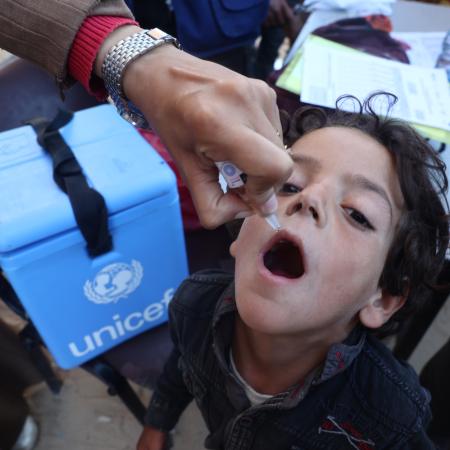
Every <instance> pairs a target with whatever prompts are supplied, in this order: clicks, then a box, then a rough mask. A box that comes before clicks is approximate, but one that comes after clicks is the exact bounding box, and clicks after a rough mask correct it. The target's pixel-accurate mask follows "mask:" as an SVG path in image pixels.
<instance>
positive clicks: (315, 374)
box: [213, 281, 366, 408]
mask: <svg viewBox="0 0 450 450" xmlns="http://www.w3.org/2000/svg"><path fill="white" fill-rule="evenodd" d="M236 313H237V308H236V299H235V285H234V281H233V282H231V283H230V284H229V286H228V287H227V288H226V289H225V290H224V291H223V293H222V295H221V297H220V299H219V301H218V302H217V305H216V309H215V312H214V317H213V342H214V344H213V346H214V352H215V354H216V357H217V359H218V361H219V364H220V366H221V367H222V370H223V371H224V373H225V374H226V375H227V377H228V379H229V380H232V381H231V383H227V386H226V389H227V392H228V395H229V398H230V399H231V401H232V402H233V403H234V404H235V406H238V405H239V406H241V407H243V406H248V405H249V402H248V400H247V401H245V399H243V396H242V392H243V389H242V387H241V385H240V383H239V382H237V380H236V378H235V377H234V376H233V375H232V373H231V370H230V361H229V359H228V355H229V350H230V346H231V343H232V339H233V333H234V323H235V314H236ZM365 338H366V334H365V332H364V331H363V330H362V327H359V326H357V327H355V328H354V329H353V330H352V332H351V333H350V334H349V335H348V336H347V338H346V339H345V340H344V341H343V342H340V343H337V344H333V345H332V346H331V347H330V349H329V351H328V353H327V356H326V358H325V361H324V363H323V364H322V365H320V366H319V367H317V368H316V369H314V370H313V371H312V372H310V374H309V375H308V376H307V377H306V378H305V379H303V380H301V381H300V382H299V383H297V384H295V385H294V386H292V387H291V388H289V389H288V390H287V391H286V392H282V393H280V394H277V395H275V396H273V397H272V398H270V399H269V400H267V401H265V402H264V403H263V404H262V405H260V406H271V405H272V406H276V407H277V408H280V407H281V408H292V407H294V406H296V405H297V404H298V403H299V402H300V401H301V400H303V398H304V397H305V396H306V394H307V393H308V391H309V390H310V388H311V387H312V386H314V385H318V384H320V383H323V382H325V381H327V380H329V379H330V378H332V377H334V376H336V375H337V374H339V373H341V372H342V371H344V370H346V369H347V368H348V367H349V366H350V364H351V363H352V362H353V360H354V359H355V358H356V357H357V356H358V355H359V353H360V352H361V349H362V347H363V345H364V342H365ZM244 397H245V395H244Z"/></svg>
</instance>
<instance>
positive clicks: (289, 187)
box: [280, 183, 302, 194]
mask: <svg viewBox="0 0 450 450" xmlns="http://www.w3.org/2000/svg"><path fill="white" fill-rule="evenodd" d="M301 191H302V188H301V187H299V186H296V185H295V184H292V183H284V184H283V187H282V188H281V189H280V194H298V193H299V192H301Z"/></svg>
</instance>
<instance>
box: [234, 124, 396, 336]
mask: <svg viewBox="0 0 450 450" xmlns="http://www.w3.org/2000/svg"><path fill="white" fill-rule="evenodd" d="M291 155H292V158H293V159H294V161H295V164H294V166H295V168H294V172H293V174H292V176H291V177H290V179H289V180H288V182H287V183H286V184H285V185H284V186H283V188H282V189H281V191H280V193H279V195H278V202H279V207H278V212H277V214H278V218H279V221H280V224H281V226H282V230H281V231H280V232H278V233H275V232H274V231H273V230H272V229H271V228H270V227H269V226H268V224H267V223H266V222H265V220H264V219H262V218H261V217H259V216H257V215H254V216H252V217H249V218H248V219H246V220H245V222H244V224H243V226H242V229H241V231H240V233H239V236H238V238H237V240H236V241H235V242H234V243H233V244H232V246H231V253H232V255H233V256H234V257H235V259H236V299H237V306H238V310H239V314H240V316H241V318H242V320H243V321H244V323H246V324H247V326H249V327H250V328H252V329H254V330H255V331H260V332H264V333H269V334H277V335H278V334H303V333H308V334H310V335H313V336H315V337H317V338H318V339H322V340H323V339H326V340H329V341H330V342H334V341H335V340H336V339H342V338H344V337H345V336H346V335H347V334H348V332H349V331H350V330H351V328H352V327H353V326H354V324H355V323H356V320H357V318H358V317H360V318H361V317H363V322H364V321H365V319H364V317H365V316H364V314H366V313H367V308H370V307H372V306H373V307H375V306H376V305H380V302H382V301H383V295H384V293H382V292H381V291H380V289H379V288H378V281H379V278H380V275H381V272H382V270H383V266H384V263H385V260H386V256H387V253H388V250H389V248H390V246H391V243H392V240H393V237H394V232H395V229H396V226H397V223H398V221H399V218H400V215H401V208H402V203H403V197H402V195H401V191H400V186H399V182H398V178H397V175H396V172H395V167H394V164H393V161H392V159H391V157H390V155H389V153H388V151H387V150H386V149H385V148H384V147H383V146H382V145H381V144H379V143H378V142H376V141H375V140H374V139H372V138H371V137H369V136H367V135H365V134H363V133H362V132H360V131H358V130H355V129H351V128H344V127H329V128H323V129H319V130H316V131H313V132H311V133H309V134H307V135H306V136H304V137H303V138H301V139H299V140H298V141H297V142H296V143H295V144H294V145H293V146H292V149H291ZM280 241H281V242H280ZM365 308H366V312H365V313H364V314H362V313H361V312H362V311H363V310H364V309H365ZM370 311H371V310H370ZM370 311H369V312H368V313H367V314H369V315H370V314H371V312H370ZM387 318H388V317H387ZM383 320H384V319H383ZM386 320H387V319H386ZM369 322H370V320H369ZM374 323H376V322H374ZM368 325H369V326H370V325H371V323H369V324H368ZM372 325H373V324H372Z"/></svg>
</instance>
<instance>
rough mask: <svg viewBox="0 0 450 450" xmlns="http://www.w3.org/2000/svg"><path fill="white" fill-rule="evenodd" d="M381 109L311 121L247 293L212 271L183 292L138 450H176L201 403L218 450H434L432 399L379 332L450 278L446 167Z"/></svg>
mask: <svg viewBox="0 0 450 450" xmlns="http://www.w3.org/2000/svg"><path fill="white" fill-rule="evenodd" d="M372 100H373V99H369V100H368V101H366V103H365V104H364V105H363V106H362V107H361V111H360V113H359V114H348V113H344V112H341V111H339V110H338V111H337V112H336V113H335V114H333V115H326V114H325V113H324V111H322V110H320V109H318V108H310V109H308V110H306V111H302V112H301V113H300V114H297V115H296V116H295V117H294V120H293V122H292V124H293V126H291V130H290V131H289V133H288V135H289V137H288V140H287V143H288V144H289V145H291V144H292V146H291V147H290V150H289V152H290V155H291V156H292V158H293V160H294V162H295V169H294V172H293V174H292V176H291V178H290V179H289V180H288V182H287V183H286V184H285V185H284V186H283V187H282V188H281V190H280V192H279V195H278V202H279V208H278V219H279V221H280V223H281V225H282V230H281V231H279V232H274V231H273V230H272V229H271V228H270V227H269V226H268V225H267V223H266V222H265V220H264V219H262V218H261V217H259V216H257V215H254V216H251V217H249V218H247V219H246V220H245V222H244V224H243V225H242V228H241V230H240V233H239V236H238V238H237V240H236V241H235V242H234V243H233V244H232V246H231V254H232V255H233V256H234V258H235V262H236V268H235V277H234V280H233V278H232V277H231V276H229V275H227V274H224V273H220V272H217V271H208V272H202V273H199V274H196V275H193V276H191V277H190V278H189V279H188V280H186V281H185V282H184V283H183V284H182V285H181V287H180V288H179V289H178V292H177V294H176V295H175V297H174V299H173V300H172V303H171V318H170V320H171V330H172V336H173V341H174V344H175V345H174V350H173V352H172V354H171V356H170V358H169V360H168V362H167V364H166V367H165V372H164V374H163V375H162V376H161V377H160V380H159V382H158V386H157V388H156V390H155V392H154V394H153V397H152V400H151V403H150V407H149V411H148V414H147V417H146V423H147V426H146V427H145V429H144V432H143V435H142V436H141V439H140V443H139V444H138V449H139V450H144V449H145V450H154V449H162V448H164V441H165V440H166V436H167V435H166V433H167V432H168V431H170V430H171V429H172V428H173V427H174V426H175V424H176V422H177V420H178V418H179V416H180V414H181V413H182V411H183V410H184V408H185V407H186V405H187V404H188V403H189V402H190V401H191V400H192V398H194V399H195V401H196V402H197V404H198V406H199V408H200V410H201V412H202V415H203V417H204V419H205V421H206V424H207V427H208V430H209V432H210V434H209V436H208V437H207V438H206V441H205V446H206V448H210V449H226V450H234V449H236V450H237V449H239V450H241V449H242V450H244V449H245V450H246V449H254V450H266V449H267V450H278V449H286V450H287V449H290V450H313V449H326V450H332V449H336V450H344V449H359V450H369V449H377V450H378V449H388V450H394V449H402V450H405V449H431V448H434V447H433V444H432V443H431V441H430V440H429V438H428V437H427V435H426V426H427V423H428V422H429V420H430V412H429V400H430V399H429V396H428V394H427V392H426V391H425V390H424V389H422V388H421V387H420V385H419V383H418V380H417V376H416V375H415V373H414V372H413V370H412V369H411V368H410V367H409V366H407V365H406V364H405V363H402V362H400V361H397V360H396V359H395V358H394V357H393V355H392V354H391V353H390V351H389V350H388V349H387V348H386V347H385V346H384V345H383V344H381V343H380V342H379V341H378V340H377V338H375V337H374V336H373V333H372V331H375V330H378V331H381V332H383V333H384V334H385V335H386V334H387V333H388V332H392V331H393V330H394V329H395V328H396V325H397V324H398V323H400V322H401V321H402V315H405V314H408V313H411V311H412V310H413V308H414V307H415V306H416V305H417V304H418V303H420V302H422V301H423V298H424V295H425V294H426V291H427V289H429V287H430V286H431V285H432V284H433V281H434V278H435V276H436V275H437V274H438V273H439V270H440V267H441V265H442V262H443V259H444V256H445V250H446V248H447V244H448V222H447V217H446V214H445V210H444V207H443V204H442V202H441V199H440V196H441V195H443V193H444V192H445V189H446V187H447V179H446V176H445V166H444V165H443V163H442V162H441V161H440V160H439V159H438V158H437V157H436V156H435V154H434V152H433V150H432V149H431V148H430V147H429V146H428V145H427V144H426V142H425V141H423V140H422V139H421V138H420V137H419V136H418V135H417V134H416V133H415V132H414V131H413V130H412V129H411V128H410V127H408V126H407V125H405V124H403V123H401V122H398V121H395V120H391V119H382V118H379V117H377V116H376V115H375V114H373V112H372V109H371V107H370V104H371V101H372Z"/></svg>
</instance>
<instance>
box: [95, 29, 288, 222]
mask: <svg viewBox="0 0 450 450" xmlns="http://www.w3.org/2000/svg"><path fill="white" fill-rule="evenodd" d="M138 30H139V29H138V28H136V27H133V26H131V27H130V26H126V27H121V28H119V29H118V30H116V31H115V32H114V33H112V35H110V37H109V38H108V39H107V40H106V41H105V43H104V44H103V45H102V49H101V51H100V53H99V55H98V57H97V62H96V73H97V74H100V68H101V63H102V61H103V58H104V56H105V55H106V52H107V50H108V49H109V48H110V47H111V45H113V44H114V43H115V42H117V41H118V40H120V39H123V37H125V36H126V35H129V34H132V33H135V32H136V31H138ZM123 87H124V91H125V93H126V95H127V97H128V98H130V99H131V100H132V101H133V103H135V104H136V106H137V107H138V108H139V109H140V110H141V111H142V112H143V113H144V115H145V117H146V118H147V120H148V121H149V123H150V124H151V126H152V128H153V129H154V130H155V131H156V133H158V135H159V136H160V138H161V139H162V141H163V142H164V144H165V145H166V147H167V148H168V150H169V151H170V153H171V155H172V157H173V159H174V160H175V162H176V164H177V166H178V168H179V170H180V173H181V174H182V176H183V177H184V179H185V182H186V184H187V186H188V188H189V189H190V192H191V195H192V199H193V201H194V205H195V208H196V210H197V213H198V215H199V218H200V221H201V223H202V224H203V225H204V226H205V227H208V228H214V227H216V226H218V225H220V224H222V223H225V222H227V221H229V220H232V219H234V218H238V217H243V216H245V215H249V214H251V213H253V212H255V211H256V212H259V213H261V214H262V215H267V214H270V213H271V212H274V211H275V210H276V207H277V202H276V198H275V191H276V189H277V187H278V186H279V185H281V184H282V183H283V182H284V181H285V180H286V179H287V178H288V177H289V175H290V173H291V171H292V161H291V158H290V157H289V156H288V155H287V154H286V153H285V152H284V151H283V145H282V140H281V138H280V134H281V124H280V118H279V113H278V108H277V106H276V101H275V93H274V91H273V90H272V89H270V88H269V87H268V86H267V85H266V84H265V83H264V82H262V81H259V80H254V79H250V78H246V77H244V76H242V75H239V74H237V73H235V72H233V71H231V70H228V69H226V68H225V67H223V66H220V65H217V64H214V63H211V62H208V61H204V60H201V59H198V58H195V57H193V56H191V55H189V54H187V53H185V52H182V51H180V50H177V49H176V48H175V47H173V46H171V45H164V46H162V47H159V48H157V49H155V50H153V51H151V52H149V53H148V54H146V55H144V56H141V57H140V58H138V59H137V60H136V61H134V62H133V63H131V64H130V65H129V67H128V68H127V70H126V72H125V74H124V78H123ZM215 161H231V162H233V163H234V164H235V165H236V166H237V167H239V168H240V169H241V170H242V171H244V172H245V173H246V174H247V177H248V178H247V182H246V185H245V195H244V196H242V197H241V196H238V195H236V194H233V193H231V192H229V193H226V194H224V193H223V192H222V190H221V188H220V186H219V184H218V182H217V179H218V172H217V168H216V166H215V164H214V162H215Z"/></svg>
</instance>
